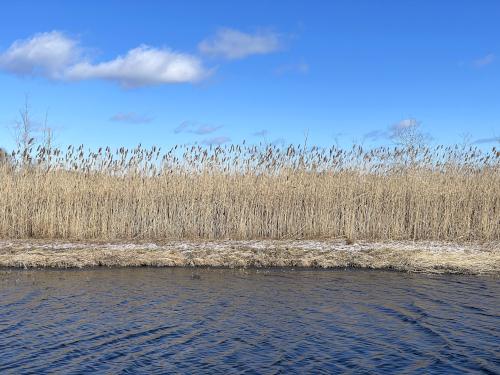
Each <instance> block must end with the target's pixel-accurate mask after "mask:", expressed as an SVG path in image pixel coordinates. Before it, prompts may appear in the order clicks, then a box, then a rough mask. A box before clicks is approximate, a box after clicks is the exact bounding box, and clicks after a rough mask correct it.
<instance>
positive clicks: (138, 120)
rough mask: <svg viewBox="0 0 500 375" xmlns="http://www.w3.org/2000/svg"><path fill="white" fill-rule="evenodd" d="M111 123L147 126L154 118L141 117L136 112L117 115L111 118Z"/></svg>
mask: <svg viewBox="0 0 500 375" xmlns="http://www.w3.org/2000/svg"><path fill="white" fill-rule="evenodd" d="M110 120H111V121H114V122H124V123H128V124H147V123H150V122H151V121H153V118H152V117H149V116H144V115H140V114H138V113H135V112H127V113H122V112H120V113H117V114H115V115H113V116H111V117H110Z"/></svg>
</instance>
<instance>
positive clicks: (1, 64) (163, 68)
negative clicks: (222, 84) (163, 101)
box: [0, 31, 210, 87]
mask: <svg viewBox="0 0 500 375" xmlns="http://www.w3.org/2000/svg"><path fill="white" fill-rule="evenodd" d="M82 51H83V49H82V48H81V47H80V43H79V41H78V40H76V39H73V38H71V37H69V36H67V35H65V34H64V33H62V32H59V31H52V32H48V33H40V34H35V35H34V36H33V37H31V38H28V39H24V40H17V41H15V42H14V43H12V45H11V46H10V47H9V48H8V49H7V50H6V51H4V52H3V53H0V70H3V71H6V72H8V73H12V74H16V75H31V76H41V77H45V78H47V79H51V80H63V81H78V80H88V79H102V80H108V81H113V82H116V83H118V84H120V85H121V86H123V87H139V86H148V85H159V84H171V83H184V82H190V83H193V82H198V81H200V80H202V79H204V78H206V77H207V76H208V75H210V71H209V70H207V69H205V68H204V67H203V64H202V62H201V60H200V59H199V58H198V57H196V56H193V55H190V54H187V53H180V52H175V51H172V50H170V49H168V48H155V47H151V46H147V45H141V46H139V47H137V48H133V49H131V50H130V51H128V52H127V53H126V54H125V55H123V56H117V57H116V58H114V59H111V60H108V61H104V62H92V61H90V60H89V59H88V58H87V57H85V56H84V55H83V53H82Z"/></svg>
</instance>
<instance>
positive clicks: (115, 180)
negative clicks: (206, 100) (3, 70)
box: [0, 140, 500, 242]
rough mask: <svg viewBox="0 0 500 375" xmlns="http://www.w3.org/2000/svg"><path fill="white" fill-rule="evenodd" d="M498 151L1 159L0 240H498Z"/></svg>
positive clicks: (139, 151) (68, 154) (78, 151)
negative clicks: (0, 238)
mask: <svg viewBox="0 0 500 375" xmlns="http://www.w3.org/2000/svg"><path fill="white" fill-rule="evenodd" d="M499 165H500V152H499V151H498V150H497V149H495V148H493V149H492V150H490V151H488V152H483V151H481V150H479V149H477V148H464V147H458V146H455V147H448V148H446V147H442V146H439V147H436V148H432V149H431V148H427V147H421V146H418V147H411V146H409V147H408V146H406V147H400V148H393V147H391V148H389V147H385V148H378V149H372V150H365V149H363V148H362V147H360V146H354V147H353V148H352V149H349V150H342V149H338V148H335V147H334V148H331V149H320V148H316V147H312V148H307V147H304V146H289V147H283V148H279V147H275V146H265V145H261V146H245V145H231V146H224V147H213V148H202V147H198V146H185V147H175V148H173V149H171V150H169V151H167V152H162V151H161V150H160V149H159V148H157V147H153V148H151V149H144V148H141V147H137V148H135V149H132V150H127V149H124V148H121V149H119V150H116V151H112V150H110V149H109V148H105V149H99V150H95V151H90V150H85V149H84V147H83V146H80V147H69V148H68V149H65V150H58V149H51V148H47V147H42V146H39V147H37V148H36V147H33V146H32V143H31V140H26V142H25V145H24V149H22V150H21V151H17V152H14V153H13V154H12V155H10V156H8V157H7V156H6V155H3V157H2V158H1V160H0V237H2V238H11V239H12V238H39V239H89V240H90V239H94V240H117V239H118V240H151V241H162V240H168V239H170V240H171V239H228V238H231V239H295V238H347V239H354V240H369V241H379V240H444V241H454V242H466V241H498V240H500V230H499V224H500V207H499V203H500V168H499Z"/></svg>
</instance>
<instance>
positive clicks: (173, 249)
mask: <svg viewBox="0 0 500 375" xmlns="http://www.w3.org/2000/svg"><path fill="white" fill-rule="evenodd" d="M94 266H108V267H116V266H119V267H123V266H125V267H136V266H154V267H165V266H189V267H204V266H210V267H231V268H233V267H315V268H347V267H349V268H351V267H354V268H367V269H393V270H397V271H406V272H427V273H467V274H493V275H500V243H498V242H496V243H483V244H479V243H476V244H472V243H469V244H462V245H457V244H451V243H441V242H430V241H424V242H385V243H383V242H379V243H376V242H375V243H369V242H360V243H355V244H350V245H348V244H346V243H345V242H344V241H339V240H337V241H304V240H293V241H273V240H263V241H209V242H207V241H173V242H167V243H162V244H155V243H133V244H131V243H123V242H122V243H95V242H61V241H55V242H54V241H51V242H47V241H33V240H31V241H29V240H24V241H23V240H16V241H0V267H23V268H30V267H53V268H72V267H76V268H82V267H94Z"/></svg>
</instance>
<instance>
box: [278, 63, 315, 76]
mask: <svg viewBox="0 0 500 375" xmlns="http://www.w3.org/2000/svg"><path fill="white" fill-rule="evenodd" d="M274 72H275V73H276V74H277V75H284V74H307V73H309V64H306V63H305V62H300V63H297V64H285V65H280V66H278V67H277V68H276V69H275V70H274Z"/></svg>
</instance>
